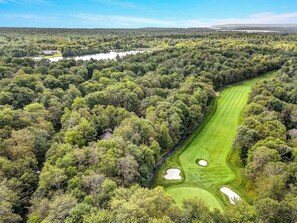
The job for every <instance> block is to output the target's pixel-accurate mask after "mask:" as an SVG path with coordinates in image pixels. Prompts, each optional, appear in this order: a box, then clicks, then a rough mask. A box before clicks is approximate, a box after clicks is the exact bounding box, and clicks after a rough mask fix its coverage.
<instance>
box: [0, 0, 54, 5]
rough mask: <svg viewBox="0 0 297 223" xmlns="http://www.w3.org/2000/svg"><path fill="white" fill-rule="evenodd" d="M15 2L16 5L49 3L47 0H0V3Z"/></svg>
mask: <svg viewBox="0 0 297 223" xmlns="http://www.w3.org/2000/svg"><path fill="white" fill-rule="evenodd" d="M1 3H3V4H9V3H10V4H16V5H28V4H37V5H41V4H43V5H49V4H50V3H49V2H48V1H47V0H0V4H1Z"/></svg>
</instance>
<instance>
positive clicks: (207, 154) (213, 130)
mask: <svg viewBox="0 0 297 223" xmlns="http://www.w3.org/2000/svg"><path fill="white" fill-rule="evenodd" d="M274 74H275V72H270V73H267V74H266V75H263V76H261V77H258V78H255V79H252V80H248V81H244V82H241V83H238V84H236V85H233V86H230V87H228V88H225V89H224V90H223V91H222V92H221V95H220V97H219V98H218V99H217V100H216V102H215V103H214V105H213V107H212V109H211V112H210V113H209V114H208V115H207V116H206V118H205V120H204V122H203V123H202V125H201V126H200V127H199V128H198V129H196V130H195V131H194V132H193V134H192V135H191V136H190V137H189V139H188V140H186V141H185V143H184V144H183V145H182V146H181V148H180V149H179V150H178V151H177V152H176V153H174V154H173V155H172V156H171V157H169V158H168V159H167V160H166V161H165V162H164V163H163V165H162V166H161V167H160V169H159V171H158V172H157V174H156V177H155V179H154V182H153V186H157V185H158V186H164V187H165V188H166V190H167V191H168V193H169V194H171V195H172V197H173V198H174V199H175V201H176V202H177V204H181V201H182V198H187V197H195V196H196V195H197V197H199V198H201V199H203V200H205V202H206V203H207V204H208V205H209V207H210V208H211V209H214V208H218V209H223V208H224V207H225V206H226V205H228V204H229V200H228V199H227V197H226V196H224V195H223V194H222V193H221V192H220V191H219V189H220V188H221V187H222V186H224V185H225V186H226V185H228V187H229V188H231V189H232V190H234V191H235V192H236V193H238V194H239V195H240V196H241V197H242V198H243V199H245V200H247V201H250V198H249V197H251V196H252V192H251V193H250V192H249V193H248V187H247V186H246V185H248V182H247V181H246V179H245V178H244V176H243V168H244V167H243V164H242V163H241V161H240V159H239V154H238V151H236V150H233V151H232V142H233V140H234V138H235V136H236V131H237V128H238V126H239V124H240V122H241V118H240V117H241V116H242V112H243V110H244V107H245V106H246V104H247V100H248V96H249V92H250V90H251V86H252V85H253V84H254V83H255V82H257V81H259V80H263V79H269V78H272V77H273V76H274ZM197 159H203V160H206V161H207V162H208V166H207V167H202V166H199V165H198V164H197V162H196V160H197ZM169 168H178V169H181V170H182V174H181V175H182V176H183V179H182V180H179V181H169V180H166V179H164V175H165V174H166V170H167V169H169ZM215 200H216V202H215ZM218 204H219V206H218Z"/></svg>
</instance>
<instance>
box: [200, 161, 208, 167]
mask: <svg viewBox="0 0 297 223" xmlns="http://www.w3.org/2000/svg"><path fill="white" fill-rule="evenodd" d="M198 164H199V165H200V166H207V164H208V163H207V161H206V160H199V162H198Z"/></svg>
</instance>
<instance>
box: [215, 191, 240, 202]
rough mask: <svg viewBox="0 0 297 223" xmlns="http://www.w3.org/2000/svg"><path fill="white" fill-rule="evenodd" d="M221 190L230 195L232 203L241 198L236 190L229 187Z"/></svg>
mask: <svg viewBox="0 0 297 223" xmlns="http://www.w3.org/2000/svg"><path fill="white" fill-rule="evenodd" d="M220 191H221V192H222V193H224V194H226V195H227V196H228V197H229V200H230V203H231V204H235V200H239V201H240V200H241V198H240V197H239V195H238V194H236V193H235V192H234V191H232V190H230V189H229V188H227V187H222V188H221V190H220Z"/></svg>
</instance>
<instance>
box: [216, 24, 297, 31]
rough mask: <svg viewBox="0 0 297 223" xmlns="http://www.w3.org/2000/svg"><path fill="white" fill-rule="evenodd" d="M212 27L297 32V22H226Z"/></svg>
mask: <svg viewBox="0 0 297 223" xmlns="http://www.w3.org/2000/svg"><path fill="white" fill-rule="evenodd" d="M211 28H213V29H217V30H230V31H262V32H264V31H268V32H269V31H271V32H282V33H295V32H297V24H226V25H215V26H212V27H211Z"/></svg>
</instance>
